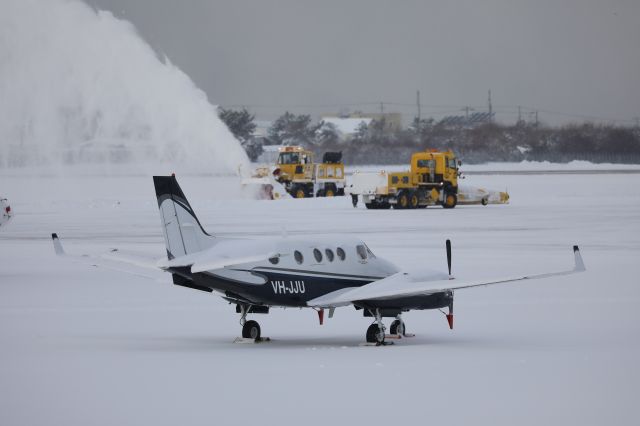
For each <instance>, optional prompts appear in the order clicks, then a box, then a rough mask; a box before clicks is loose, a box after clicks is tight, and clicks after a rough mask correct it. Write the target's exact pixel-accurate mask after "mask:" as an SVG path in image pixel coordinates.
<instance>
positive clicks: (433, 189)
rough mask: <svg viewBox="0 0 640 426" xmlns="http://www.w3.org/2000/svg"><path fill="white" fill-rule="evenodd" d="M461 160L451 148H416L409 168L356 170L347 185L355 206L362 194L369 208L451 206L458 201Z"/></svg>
mask: <svg viewBox="0 0 640 426" xmlns="http://www.w3.org/2000/svg"><path fill="white" fill-rule="evenodd" d="M459 164H460V163H459V161H458V160H457V159H456V156H455V155H454V153H453V152H451V151H446V152H441V151H437V150H430V151H421V152H416V153H415V154H413V155H412V156H411V164H410V169H409V171H408V172H398V173H387V172H385V171H381V172H378V173H359V172H355V173H354V174H353V176H352V178H351V182H350V185H349V188H347V189H348V192H349V193H351V196H352V199H353V203H354V206H355V205H356V204H357V202H358V196H361V197H362V200H363V202H364V204H365V206H366V207H367V208H368V209H388V208H390V207H393V208H396V209H416V208H425V207H427V206H430V205H441V206H442V207H444V208H448V209H452V208H454V207H455V206H456V205H457V204H458V177H459V172H458V166H459Z"/></svg>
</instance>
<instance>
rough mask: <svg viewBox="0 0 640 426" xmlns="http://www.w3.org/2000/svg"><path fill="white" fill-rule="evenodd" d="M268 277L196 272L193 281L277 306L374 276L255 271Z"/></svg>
mask: <svg viewBox="0 0 640 426" xmlns="http://www.w3.org/2000/svg"><path fill="white" fill-rule="evenodd" d="M252 272H253V274H254V275H259V276H262V277H264V279H265V280H266V283H265V284H245V283H242V282H239V281H236V280H230V279H227V278H224V277H220V276H217V275H215V274H210V273H206V272H204V273H197V274H193V275H192V279H193V281H194V282H195V283H196V284H197V285H199V286H205V287H209V288H212V289H214V290H218V291H222V292H231V293H235V294H238V295H240V296H242V297H244V298H246V299H248V300H250V301H252V302H253V303H255V304H263V305H276V306H296V307H302V306H307V302H308V301H309V300H312V299H315V298H317V297H320V296H324V295H325V294H327V293H331V292H333V291H336V290H341V289H343V288H348V287H360V286H363V285H365V284H368V283H370V282H371V281H373V280H369V281H363V280H362V279H350V278H337V277H319V276H300V275H297V274H290V273H286V272H277V271H259V272H258V271H252Z"/></svg>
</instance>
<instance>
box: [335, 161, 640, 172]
mask: <svg viewBox="0 0 640 426" xmlns="http://www.w3.org/2000/svg"><path fill="white" fill-rule="evenodd" d="M408 168H409V166H408V164H396V165H390V166H379V165H364V166H349V167H347V168H346V172H347V173H353V172H354V171H356V170H358V171H362V172H364V171H367V172H371V171H380V170H386V171H402V170H407V169H408ZM460 170H462V172H463V173H478V172H479V173H487V172H513V173H531V172H534V173H543V172H553V173H558V172H567V173H576V172H607V171H612V172H620V171H633V172H640V164H612V163H592V162H589V161H578V160H574V161H570V162H569V163H550V162H549V161H522V162H519V163H498V162H496V163H484V164H463V165H462V167H461V168H460Z"/></svg>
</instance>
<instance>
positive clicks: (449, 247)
mask: <svg viewBox="0 0 640 426" xmlns="http://www.w3.org/2000/svg"><path fill="white" fill-rule="evenodd" d="M446 245H447V266H448V267H449V279H451V278H452V277H451V240H447V244H446Z"/></svg>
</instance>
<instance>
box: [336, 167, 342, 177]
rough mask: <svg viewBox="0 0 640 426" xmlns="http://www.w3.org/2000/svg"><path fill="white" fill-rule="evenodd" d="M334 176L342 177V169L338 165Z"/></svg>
mask: <svg viewBox="0 0 640 426" xmlns="http://www.w3.org/2000/svg"><path fill="white" fill-rule="evenodd" d="M336 177H337V178H341V177H342V169H341V168H340V167H338V168H336Z"/></svg>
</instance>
